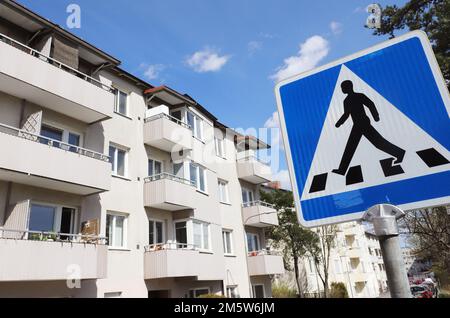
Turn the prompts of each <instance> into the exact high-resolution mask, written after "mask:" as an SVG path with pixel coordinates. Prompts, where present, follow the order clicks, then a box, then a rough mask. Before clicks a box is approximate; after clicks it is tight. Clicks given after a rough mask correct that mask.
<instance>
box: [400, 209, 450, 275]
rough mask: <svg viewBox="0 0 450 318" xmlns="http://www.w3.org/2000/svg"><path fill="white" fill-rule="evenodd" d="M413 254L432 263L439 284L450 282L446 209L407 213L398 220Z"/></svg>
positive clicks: (449, 228)
mask: <svg viewBox="0 0 450 318" xmlns="http://www.w3.org/2000/svg"><path fill="white" fill-rule="evenodd" d="M400 228H401V229H402V232H403V234H408V235H409V236H410V238H409V242H410V243H411V244H412V246H413V250H414V252H415V253H416V254H417V255H418V256H419V257H421V258H424V259H429V260H431V261H433V267H434V268H433V269H434V271H435V273H437V274H438V275H439V278H440V280H441V283H448V282H450V214H449V212H448V211H447V208H446V207H435V208H429V209H420V210H414V211H409V212H407V213H406V215H405V217H404V218H402V219H401V220H400Z"/></svg>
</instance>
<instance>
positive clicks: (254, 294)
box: [252, 284, 266, 298]
mask: <svg viewBox="0 0 450 318" xmlns="http://www.w3.org/2000/svg"><path fill="white" fill-rule="evenodd" d="M255 287H262V292H263V298H266V288H265V286H264V284H252V292H253V298H256V291H255Z"/></svg>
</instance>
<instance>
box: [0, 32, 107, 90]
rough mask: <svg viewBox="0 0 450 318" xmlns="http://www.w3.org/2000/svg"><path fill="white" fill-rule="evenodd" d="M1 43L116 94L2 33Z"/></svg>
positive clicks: (88, 77) (71, 68)
mask: <svg viewBox="0 0 450 318" xmlns="http://www.w3.org/2000/svg"><path fill="white" fill-rule="evenodd" d="M0 41H2V42H4V43H6V44H8V45H11V46H12V47H15V48H16V49H19V50H21V51H22V52H24V53H27V54H29V55H31V56H33V57H35V58H38V59H39V60H41V61H43V62H47V63H48V64H50V65H52V66H54V67H57V68H59V69H61V70H63V71H66V72H68V73H71V74H73V75H75V76H77V77H79V78H81V79H83V80H85V81H86V82H88V83H91V84H93V85H95V86H97V87H99V88H102V89H104V90H106V91H108V92H110V93H114V91H115V90H114V88H113V87H111V86H109V85H107V84H104V83H102V82H100V81H99V80H97V79H95V78H93V77H91V76H89V75H86V74H84V73H82V72H80V71H79V70H77V69H74V68H73V67H70V66H69V65H66V64H64V63H61V62H59V61H58V60H55V59H54V58H51V57H50V56H47V55H45V54H42V53H41V52H39V51H37V50H35V49H33V48H31V47H29V46H26V45H25V44H22V43H20V42H19V41H16V40H14V39H12V38H10V37H8V36H6V35H4V34H2V33H0Z"/></svg>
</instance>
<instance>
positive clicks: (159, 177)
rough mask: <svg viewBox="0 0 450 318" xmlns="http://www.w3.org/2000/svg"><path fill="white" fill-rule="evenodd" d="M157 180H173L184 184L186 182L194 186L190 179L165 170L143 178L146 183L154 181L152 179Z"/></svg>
mask: <svg viewBox="0 0 450 318" xmlns="http://www.w3.org/2000/svg"><path fill="white" fill-rule="evenodd" d="M158 180H172V181H175V182H179V183H184V184H187V185H190V186H193V187H195V182H193V181H191V180H188V179H184V178H181V177H178V176H175V175H173V174H170V173H166V172H164V173H160V174H156V175H153V176H150V177H147V178H145V179H144V181H145V182H146V183H148V182H154V181H158Z"/></svg>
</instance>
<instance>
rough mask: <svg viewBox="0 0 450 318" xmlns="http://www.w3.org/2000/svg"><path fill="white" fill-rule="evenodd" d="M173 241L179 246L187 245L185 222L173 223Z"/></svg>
mask: <svg viewBox="0 0 450 318" xmlns="http://www.w3.org/2000/svg"><path fill="white" fill-rule="evenodd" d="M175 240H176V241H177V243H179V244H187V243H188V241H187V222H177V223H175Z"/></svg>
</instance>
